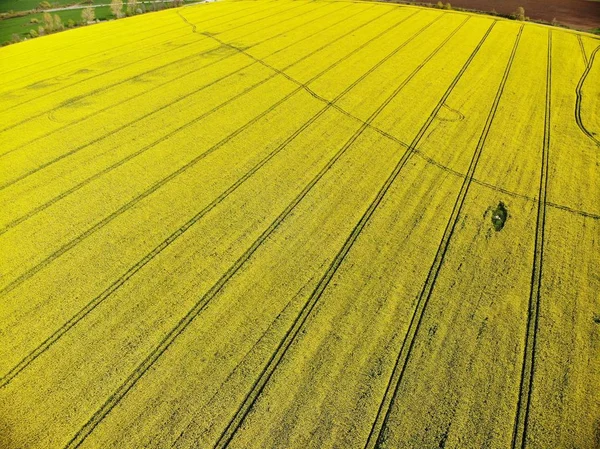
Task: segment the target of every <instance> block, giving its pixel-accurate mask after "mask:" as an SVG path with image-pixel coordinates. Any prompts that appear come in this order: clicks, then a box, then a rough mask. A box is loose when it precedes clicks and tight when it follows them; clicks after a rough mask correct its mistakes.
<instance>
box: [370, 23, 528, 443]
mask: <svg viewBox="0 0 600 449" xmlns="http://www.w3.org/2000/svg"><path fill="white" fill-rule="evenodd" d="M495 23H496V22H495V21H494V23H492V25H491V27H490V28H489V29H488V31H487V33H486V34H485V36H484V37H483V39H482V40H481V41H480V42H479V45H478V46H477V48H476V49H475V50H474V52H473V53H472V54H471V57H470V58H469V60H468V61H467V64H466V65H465V66H464V67H463V69H462V70H461V73H459V75H458V76H457V78H455V80H454V82H453V83H452V85H451V86H450V88H449V89H448V90H447V91H446V93H445V94H444V96H443V97H442V99H441V100H440V102H439V103H438V106H437V108H436V110H435V111H434V114H433V115H434V116H435V115H437V113H438V112H439V110H440V109H441V108H442V106H443V105H444V104H445V103H446V100H447V99H448V97H449V96H450V93H451V92H452V90H453V89H454V87H455V86H456V84H457V83H458V81H459V80H460V78H461V77H462V75H463V74H464V72H465V71H466V69H467V67H468V65H469V64H470V62H471V61H472V60H473V58H474V57H475V55H476V54H477V53H478V52H479V49H480V48H481V46H482V45H483V43H484V41H485V40H486V38H487V36H488V35H489V34H490V32H491V31H492V28H493V27H494V25H495ZM522 31H523V26H521V28H520V29H519V34H518V36H517V38H516V40H515V44H514V46H513V49H512V53H511V55H510V58H509V60H508V63H507V66H506V69H505V71H504V75H503V78H502V81H501V83H500V86H499V87H498V91H497V93H496V97H495V99H494V103H493V105H492V108H491V110H490V113H489V115H488V118H487V120H486V124H485V126H484V129H483V131H482V134H481V136H480V139H479V142H478V144H477V148H476V150H475V152H474V154H473V158H472V160H471V164H470V166H469V171H468V175H467V177H465V180H464V182H463V185H462V187H461V190H460V192H459V195H458V197H457V199H456V202H455V204H454V208H453V210H452V214H451V215H450V219H449V220H448V224H447V226H446V230H445V231H444V235H443V237H442V241H441V243H440V245H439V247H438V251H437V254H436V256H435V259H434V262H433V264H432V266H431V268H430V270H429V274H428V276H427V279H426V281H425V284H424V286H423V288H422V290H421V294H420V295H419V299H418V300H417V305H416V307H415V310H414V312H413V315H412V318H411V321H410V324H409V328H408V331H407V333H406V335H405V338H404V341H403V343H402V346H401V348H400V351H399V353H398V357H397V359H396V363H395V366H394V369H393V371H392V375H391V376H390V380H389V382H388V385H387V387H386V390H385V393H384V396H383V398H382V401H381V404H380V406H379V409H378V411H377V415H376V417H375V421H374V422H373V426H372V427H371V431H370V433H369V437H368V439H367V441H366V443H365V448H368V449H371V448H377V447H380V446H381V444H382V443H383V438H384V430H385V428H386V426H387V421H388V419H389V414H390V411H391V409H392V407H393V404H394V398H395V397H396V394H397V391H398V386H399V385H400V383H401V382H402V377H403V374H404V370H405V368H406V364H407V362H408V359H409V357H410V352H411V350H412V347H413V344H414V341H415V336H416V335H417V333H418V330H419V326H420V323H421V318H422V317H423V313H424V311H425V308H426V307H427V302H428V300H429V298H430V296H431V293H432V291H433V287H434V284H435V281H436V279H437V275H438V273H439V270H440V268H441V265H442V262H443V258H444V255H445V253H446V250H447V248H448V244H449V242H450V239H451V237H452V233H453V232H454V229H455V226H456V222H457V221H458V217H459V215H460V211H461V209H462V205H463V203H464V199H465V197H466V195H467V193H468V188H469V185H470V182H471V179H472V176H473V174H474V172H475V169H476V167H477V163H478V161H479V156H480V154H481V151H482V149H483V146H484V145H485V141H486V139H487V135H488V133H489V130H490V127H491V125H492V122H493V119H494V115H495V113H496V109H497V108H498V104H499V102H500V98H501V96H502V92H503V90H504V86H505V84H506V81H507V79H508V75H509V72H510V68H511V66H512V62H513V60H514V56H515V53H516V51H517V46H518V44H519V41H520V38H521V34H522ZM431 122H432V121H430V122H429V123H426V124H425V125H424V127H423V128H422V129H421V132H420V135H418V136H417V138H418V139H419V140H420V139H421V137H422V136H423V135H424V133H425V131H426V130H427V128H428V127H429V126H430V124H431ZM417 144H418V141H417V142H413V143H412V144H411V147H413V148H414V147H415V146H416V145H417Z"/></svg>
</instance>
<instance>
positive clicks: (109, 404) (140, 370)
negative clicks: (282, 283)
mask: <svg viewBox="0 0 600 449" xmlns="http://www.w3.org/2000/svg"><path fill="white" fill-rule="evenodd" d="M415 14H416V13H415ZM415 14H413V15H412V16H414V15H415ZM412 16H409V17H407V18H405V19H404V20H407V19H408V18H410V17H412ZM404 20H403V21H404ZM436 20H437V19H436ZM434 22H435V20H434ZM432 23H433V22H431V23H430V24H428V25H427V26H425V27H424V28H422V29H421V30H420V31H419V32H417V35H418V34H420V33H421V32H422V31H423V30H424V29H425V28H428V27H429V26H430V25H431V24H432ZM463 23H464V22H463ZM413 38H414V36H413V37H412V38H409V41H410V40H412V39H413ZM407 42H408V41H407ZM405 44H406V42H405V43H403V44H401V45H400V48H401V47H404V45H405ZM365 45H366V44H365ZM398 51H399V49H396V50H394V51H392V53H390V54H389V55H388V56H386V57H385V58H383V59H382V60H380V61H379V62H378V63H377V64H376V65H375V66H374V67H372V68H371V69H370V70H369V71H367V72H366V73H364V74H363V75H362V76H361V77H360V78H359V79H357V80H356V81H355V82H354V83H352V84H351V85H350V86H348V87H347V88H346V90H345V91H344V92H342V93H340V94H339V95H338V97H336V99H339V98H341V97H342V96H343V95H345V94H346V93H347V92H348V91H349V90H350V89H352V88H353V87H354V86H355V85H357V84H358V83H359V82H360V81H361V80H362V79H364V78H365V77H366V76H368V75H369V74H370V73H372V72H373V71H374V70H375V69H376V68H377V67H379V66H380V65H381V64H383V63H384V62H385V61H386V60H388V59H389V58H391V57H392V56H393V55H394V54H396V53H397V52H398ZM318 76H320V75H317V76H316V77H314V78H313V79H312V80H311V81H313V80H314V79H316V78H317V77H318ZM301 89H302V88H301V87H298V88H297V89H296V91H298V92H299V91H300V90H301ZM329 108H330V105H325V106H324V107H323V109H322V110H321V111H320V112H319V113H317V114H316V115H315V116H313V118H312V119H310V120H309V122H307V123H305V125H304V126H303V127H302V128H300V129H299V130H298V131H297V133H296V134H295V135H299V134H300V133H301V132H303V131H304V129H306V128H307V127H308V126H310V124H311V123H313V122H314V121H315V120H316V119H318V117H320V116H321V115H322V114H324V113H325V112H326V111H327V110H329ZM364 129H365V127H361V130H364ZM360 132H361V133H362V131H360ZM292 138H295V136H292ZM286 145H287V144H286ZM349 146H350V145H344V146H343V147H342V148H340V149H339V150H338V152H337V153H336V154H335V155H334V157H333V158H332V159H331V160H330V161H329V162H328V163H327V165H326V166H325V167H323V168H322V169H321V171H320V172H319V173H318V174H317V176H316V177H315V178H313V180H312V181H311V182H310V183H309V184H308V185H307V186H306V187H305V188H304V189H303V190H302V192H300V194H299V195H298V196H297V197H296V198H295V199H294V201H293V202H292V203H290V204H289V205H288V206H287V207H286V209H285V210H284V211H283V212H282V213H281V214H280V215H279V216H278V217H277V219H276V220H275V221H274V222H273V223H271V225H270V226H269V227H268V228H267V229H266V230H265V231H264V232H263V233H262V234H261V236H260V237H259V238H258V239H257V240H256V241H255V242H254V243H253V244H252V246H251V247H250V248H248V249H247V250H246V252H245V253H244V254H243V255H242V257H240V258H239V259H238V260H237V261H236V262H235V263H234V264H233V265H232V266H231V267H230V268H229V270H228V271H227V272H226V273H225V274H224V275H223V276H222V277H221V278H220V279H219V281H218V282H217V283H216V284H215V285H213V287H212V288H211V289H210V290H209V292H207V293H206V294H205V295H204V296H203V297H202V298H200V299H199V301H198V302H197V303H196V304H195V306H194V307H193V308H192V309H191V310H190V311H189V312H188V313H187V314H186V315H185V316H184V317H183V318H182V319H181V320H180V321H179V323H178V324H177V326H175V327H174V328H173V329H171V331H170V332H169V333H168V334H167V335H166V336H165V337H164V338H163V340H162V341H161V342H160V343H159V345H158V346H157V347H155V349H154V350H153V351H152V352H151V353H150V354H149V355H148V356H147V357H146V358H145V359H144V360H143V361H142V363H141V364H140V365H138V367H137V368H136V370H134V372H133V373H131V374H130V376H129V377H128V378H127V379H126V381H125V382H124V383H123V384H122V385H121V386H120V387H119V388H118V389H117V391H115V392H114V393H113V394H112V395H111V397H110V398H109V399H108V400H107V401H106V402H105V403H104V404H103V406H102V407H101V408H100V409H99V410H97V411H96V413H95V414H94V415H93V416H92V417H91V418H90V420H89V421H88V422H87V423H86V424H85V425H84V426H83V427H82V428H81V429H80V430H79V431H78V432H77V434H76V435H75V436H74V437H73V439H72V440H71V441H70V442H69V443H68V444H67V446H66V447H67V448H76V447H78V446H79V445H80V444H81V443H82V442H83V441H84V440H85V439H86V438H87V436H88V435H89V434H90V433H91V432H92V431H93V430H94V428H95V427H96V426H97V425H98V424H99V423H100V422H101V421H102V420H103V419H104V417H106V415H108V414H109V413H110V411H111V410H112V409H113V408H114V407H115V406H116V405H117V404H118V403H119V402H120V401H121V399H122V398H123V397H124V396H125V395H126V394H127V393H128V391H129V390H130V389H131V388H132V387H133V386H134V385H135V384H136V383H137V381H138V380H139V379H140V378H141V377H142V376H143V375H144V373H145V372H146V371H147V370H148V369H149V368H150V367H151V366H152V365H153V364H154V362H156V360H158V358H160V356H161V355H162V354H163V353H164V352H165V351H166V350H167V349H168V347H169V346H170V345H171V344H172V343H173V341H174V340H175V339H176V338H177V336H178V335H179V334H181V333H182V332H183V331H184V330H185V328H186V327H187V326H188V325H189V324H190V323H191V322H192V321H193V320H194V319H195V317H196V316H197V315H198V314H199V313H200V312H201V311H202V310H203V309H204V307H206V305H207V304H208V302H209V301H210V300H211V299H212V298H213V297H214V296H216V295H217V293H218V292H219V291H220V290H221V289H222V288H223V286H224V285H225V284H226V283H227V282H228V281H229V279H231V277H233V276H234V274H235V273H236V272H237V271H238V270H239V269H240V267H241V266H242V265H243V264H245V263H246V261H247V260H249V259H250V257H251V256H252V255H253V253H254V252H255V251H256V250H257V249H258V248H259V247H260V246H261V245H262V243H263V242H264V241H266V239H267V238H268V237H269V236H270V235H271V234H272V233H273V232H274V231H275V230H276V229H277V228H278V227H279V225H280V224H281V223H282V222H283V220H284V219H285V218H286V217H287V216H288V215H289V214H290V213H291V211H292V210H294V209H295V207H296V206H297V205H298V204H299V203H300V202H301V201H302V199H303V198H304V197H305V196H306V195H307V194H308V193H309V192H310V190H312V188H313V187H314V186H315V185H316V184H317V183H318V182H319V180H320V179H321V178H322V177H323V176H324V175H325V174H326V173H327V172H328V171H329V169H330V168H331V167H332V166H333V165H334V164H335V162H336V161H337V160H338V159H339V158H340V157H341V156H342V155H343V154H344V153H345V151H346V150H347V149H348V148H349Z"/></svg>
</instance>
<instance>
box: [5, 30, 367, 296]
mask: <svg viewBox="0 0 600 449" xmlns="http://www.w3.org/2000/svg"><path fill="white" fill-rule="evenodd" d="M371 40H373V39H371ZM371 40H368V41H366V42H364V43H363V45H361V46H359V47H356V48H355V49H353V50H352V51H351V52H350V53H348V54H346V55H345V56H343V57H342V58H341V59H339V60H338V61H337V62H336V63H334V64H332V65H331V66H330V67H328V68H326V69H325V70H324V71H322V72H321V73H320V74H317V75H316V76H315V78H317V77H319V76H322V75H324V74H325V73H327V71H328V70H329V69H331V68H333V67H334V66H335V65H336V64H337V63H339V62H341V61H343V60H345V59H347V58H348V57H350V56H351V55H352V54H353V53H354V52H356V51H359V49H360V48H362V47H364V46H366V45H368V44H370V43H371ZM325 45H327V44H325ZM275 75H276V74H274V75H273V77H274V76H275ZM270 79H272V78H266V81H264V82H268V81H269V80H270ZM359 79H360V78H359ZM298 89H302V87H299V88H298ZM251 94H253V92H251ZM289 95H291V94H288V96H289ZM243 99H244V100H245V101H248V100H247V99H245V98H243ZM230 110H231V108H230ZM220 114H221V115H217V116H216V118H215V117H211V118H212V119H213V121H214V122H216V123H217V124H218V126H217V129H220V128H221V127H222V125H221V122H219V117H221V116H222V115H223V112H221V113H220ZM209 123H210V122H209ZM190 124H194V123H193V121H192V122H188V123H187V124H184V125H182V126H181V127H180V128H178V129H176V130H175V131H172V133H171V135H175V138H179V139H184V140H185V138H186V136H185V135H184V136H182V135H180V134H177V132H178V131H179V130H180V129H182V128H183V127H187V126H188V125H190ZM228 125H229V123H228ZM250 125H251V122H248V123H247V124H246V125H244V126H250ZM236 132H237V131H236ZM171 135H167V136H166V137H164V138H162V139H161V142H160V143H161V144H163V146H165V145H166V144H165V143H163V142H164V141H165V140H166V138H167V137H171ZM187 138H188V139H189V136H188V137H187ZM169 144H170V145H172V144H173V141H172V140H171V141H170V142H169ZM153 146H154V145H151V146H147V147H148V149H149V148H153ZM176 147H177V146H176ZM183 147H184V148H185V147H187V146H186V145H183ZM145 149H146V148H143V150H145ZM171 150H173V149H171ZM144 156H145V157H148V155H147V154H144ZM201 157H202V155H201V156H199V157H197V158H195V159H193V160H192V161H191V162H189V163H188V164H186V165H184V166H183V167H181V168H180V169H178V170H177V171H176V172H174V173H172V174H170V175H169V176H167V177H166V178H163V179H162V180H160V181H158V182H157V183H155V184H154V185H153V186H151V187H150V189H149V190H146V191H144V192H143V193H142V194H140V195H138V196H137V197H135V198H133V199H132V200H131V201H130V202H129V203H126V204H125V205H124V206H122V207H121V208H120V209H118V210H117V211H115V212H113V213H112V214H111V215H109V216H108V217H105V218H104V219H103V220H101V221H100V222H97V223H96V225H94V226H93V227H92V228H88V230H87V231H85V232H84V233H83V234H81V235H80V236H79V237H77V238H76V239H75V240H71V241H70V242H69V243H67V244H66V245H64V246H62V247H61V248H60V249H58V250H57V251H56V252H54V253H52V254H51V255H50V256H48V257H47V258H46V259H45V260H44V261H42V262H40V263H39V264H38V265H36V266H34V267H32V268H31V269H30V270H29V271H27V272H25V273H23V274H22V275H20V276H19V277H18V278H17V279H15V280H14V281H13V282H11V283H10V284H9V285H7V286H5V288H4V289H3V290H2V293H6V292H8V291H9V290H12V289H13V288H14V287H16V286H17V285H18V284H20V283H22V282H23V281H25V280H26V279H28V278H30V277H31V276H33V275H34V274H35V273H37V272H38V271H39V270H40V269H43V268H44V267H45V266H47V265H48V263H50V262H51V261H53V260H55V259H56V258H58V257H60V256H61V255H62V254H64V253H65V252H67V251H69V250H70V249H71V248H73V247H74V246H75V245H76V244H77V243H78V242H80V241H81V239H82V238H87V236H89V235H90V234H91V233H94V232H96V231H97V230H98V229H100V228H101V227H103V226H105V224H106V223H108V222H109V221H110V220H112V219H113V218H114V217H116V216H117V215H119V214H120V213H122V212H123V211H124V210H126V209H127V208H129V207H131V206H133V205H135V204H136V203H137V202H139V201H140V200H141V199H143V198H145V197H146V196H148V195H150V194H151V193H153V192H154V191H155V190H157V189H158V188H160V186H162V185H163V184H164V183H166V182H169V181H170V179H172V177H173V176H177V174H178V173H179V172H181V171H184V170H187V169H188V168H189V167H190V166H191V165H193V164H195V163H196V161H197V160H200V158H201ZM117 165H121V164H120V163H118V164H117ZM157 168H158V169H160V167H156V166H153V170H154V171H156V170H157ZM133 169H134V173H135V172H136V171H137V172H139V171H140V170H139V166H138V165H135V166H133ZM111 171H112V168H111V167H109V168H107V169H105V172H106V173H108V174H110V175H112V176H118V174H119V173H116V174H115V173H111ZM104 174H105V173H100V174H99V175H104ZM129 176H130V175H127V176H126V177H127V179H130V178H129ZM111 179H112V178H110V177H109V178H106V177H104V176H102V178H101V180H102V181H103V182H108V184H109V186H112V185H114V184H113V183H112V182H111ZM87 184H88V183H87V182H86V183H85V185H83V183H82V184H81V186H80V187H81V188H84V189H85V188H87V190H89V191H90V192H92V198H93V199H95V201H97V202H98V200H101V201H100V203H101V205H102V206H104V207H105V206H106V204H105V203H104V202H106V200H107V198H106V197H104V198H101V197H98V195H97V193H98V191H97V190H96V189H95V188H94V185H93V184H92V185H91V187H88V185H87ZM129 184H130V183H127V182H126V183H125V185H124V186H122V187H125V188H127V186H128V185H129ZM131 187H132V186H130V187H129V188H131ZM133 187H135V185H134V186H133ZM138 187H139V186H138ZM77 189H79V188H77ZM90 189H91V190H90ZM68 193H71V192H66V194H68ZM108 194H110V195H113V198H114V199H115V200H116V201H119V202H122V200H123V198H119V196H118V194H117V192H115V191H114V190H113V189H112V187H109V190H108ZM63 197H65V198H67V200H68V201H70V202H71V203H73V202H76V199H74V198H73V197H71V196H69V197H66V196H63ZM63 197H59V199H61V200H62V199H63ZM75 207H76V209H77V210H79V209H80V208H79V207H78V205H77V204H75ZM50 211H52V209H51V210H50ZM55 213H56V212H50V214H52V215H54V214H55ZM95 215H97V211H95ZM38 217H39V216H38ZM55 218H56V216H55V217H54V218H52V219H55ZM70 219H72V217H71V218H70ZM38 231H39V230H38ZM38 231H34V232H38ZM38 235H39V234H38ZM9 238H10V237H9ZM8 246H10V245H9V244H7V247H8ZM11 247H12V246H11ZM16 249H17V248H16V247H15V252H17V251H16ZM36 252H38V254H39V249H38V250H36ZM4 262H9V263H14V262H15V260H11V261H4Z"/></svg>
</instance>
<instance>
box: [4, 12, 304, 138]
mask: <svg viewBox="0 0 600 449" xmlns="http://www.w3.org/2000/svg"><path fill="white" fill-rule="evenodd" d="M304 5H305V4H301V5H299V6H294V7H293V8H289V9H287V10H285V11H277V12H275V13H273V14H271V15H268V16H265V17H261V18H259V19H256V20H254V21H252V22H248V23H245V24H242V25H240V26H237V27H234V28H231V29H229V30H226V31H225V32H230V31H233V30H235V29H237V28H243V27H245V26H248V25H251V24H254V23H256V22H260V21H261V20H265V19H268V18H270V17H273V16H276V15H277V14H281V13H283V12H288V11H290V10H293V9H296V8H300V7H301V6H304ZM275 25H278V24H273V25H272V26H275ZM267 28H268V27H267ZM255 32H257V31H253V32H252V33H255ZM252 33H249V34H252ZM195 44H198V42H197V41H192V42H188V43H187V44H183V45H180V46H179V47H177V49H181V48H184V47H187V46H190V45H195ZM214 50H215V49H214V48H212V49H210V50H207V51H204V52H201V53H200V55H204V54H208V53H210V52H213V51H214ZM172 51H173V49H168V50H165V51H164V52H161V53H153V54H152V55H150V56H147V57H145V58H142V59H136V60H135V61H133V62H130V63H127V64H124V65H120V66H118V67H115V68H113V69H110V70H107V71H105V72H102V73H98V74H96V75H93V76H91V77H89V78H86V79H83V80H79V81H76V82H75V83H72V84H69V85H66V86H63V87H60V88H58V89H55V90H53V91H52V92H47V93H46V94H43V95H40V96H37V97H34V98H31V99H29V100H27V101H25V102H23V103H20V104H18V105H14V106H11V107H10V108H8V109H7V110H11V109H13V108H16V107H20V106H22V105H24V104H26V103H29V102H31V101H35V100H39V99H40V98H42V97H45V96H46V95H50V94H54V93H56V92H59V91H62V90H64V89H69V88H72V87H73V86H75V85H78V84H81V83H85V82H88V81H89V80H91V79H93V78H97V77H99V76H103V75H106V74H107V73H112V72H114V71H116V70H121V69H123V68H125V67H128V66H130V65H133V64H138V63H140V62H142V61H146V60H148V59H152V58H156V57H157V56H160V55H163V54H167V53H170V52H172ZM198 56H199V55H198V54H193V55H190V56H187V57H184V58H181V59H179V60H177V61H174V62H170V63H167V64H164V65H163V66H160V67H157V68H154V69H151V70H148V71H146V72H141V73H139V74H137V75H136V76H141V75H147V74H148V73H152V72H155V71H157V70H160V69H162V68H164V67H168V66H170V65H173V64H177V63H180V62H181V61H182V60H186V59H193V58H197V57H198ZM129 80H130V78H127V79H125V80H122V81H119V82H117V83H113V84H110V85H107V86H103V87H100V88H98V89H95V90H93V91H91V92H88V93H86V94H85V96H84V97H87V96H90V95H95V94H97V93H99V92H102V91H105V90H107V89H109V88H111V87H114V86H118V85H121V84H123V83H126V82H127V81H129ZM82 98H83V97H82ZM74 99H75V100H79V99H80V97H74ZM46 113H48V111H47V110H45V111H42V112H40V113H38V114H33V115H31V116H28V117H27V118H26V119H24V120H22V121H20V122H18V123H15V124H13V125H10V126H8V127H6V128H3V129H1V130H0V132H4V131H8V130H10V129H13V128H16V127H17V126H20V125H22V124H23V123H26V122H28V121H31V120H33V119H35V118H38V117H40V116H42V115H44V114H46Z"/></svg>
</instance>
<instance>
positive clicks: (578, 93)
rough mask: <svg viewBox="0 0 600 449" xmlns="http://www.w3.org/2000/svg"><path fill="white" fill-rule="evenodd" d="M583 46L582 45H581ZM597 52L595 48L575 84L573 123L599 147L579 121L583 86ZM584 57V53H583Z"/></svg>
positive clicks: (593, 137)
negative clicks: (575, 97)
mask: <svg viewBox="0 0 600 449" xmlns="http://www.w3.org/2000/svg"><path fill="white" fill-rule="evenodd" d="M582 45H583V44H582ZM598 50H600V46H598V47H596V49H595V50H594V51H593V52H592V54H591V55H590V60H589V62H588V63H587V65H586V68H585V70H584V72H583V75H581V78H580V79H579V83H577V88H576V89H575V95H576V96H577V99H576V100H575V122H577V126H578V127H579V129H580V130H581V132H582V133H584V134H585V135H586V136H587V137H589V138H590V139H591V140H592V141H593V142H594V143H595V144H596V145H598V146H600V139H598V138H597V137H596V136H595V134H594V133H593V132H591V131H590V130H588V129H587V128H586V127H585V125H584V123H583V120H582V119H581V102H582V101H583V85H584V84H585V81H586V79H587V77H588V75H589V74H590V71H591V70H592V66H593V65H594V60H595V59H596V54H598ZM584 56H585V53H584Z"/></svg>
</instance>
